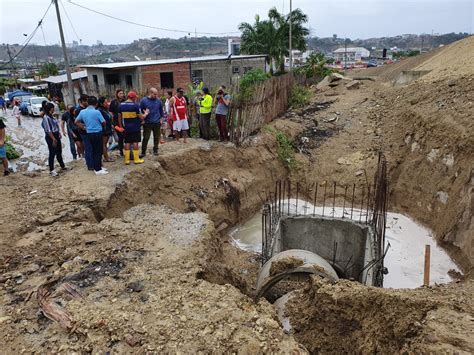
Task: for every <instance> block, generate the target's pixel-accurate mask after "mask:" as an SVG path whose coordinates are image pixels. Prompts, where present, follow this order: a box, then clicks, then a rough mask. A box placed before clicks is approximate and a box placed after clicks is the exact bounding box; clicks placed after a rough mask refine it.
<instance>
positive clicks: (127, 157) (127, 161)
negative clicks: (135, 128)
mask: <svg viewBox="0 0 474 355" xmlns="http://www.w3.org/2000/svg"><path fill="white" fill-rule="evenodd" d="M123 157H124V158H125V165H129V164H130V150H125V149H124V151H123Z"/></svg>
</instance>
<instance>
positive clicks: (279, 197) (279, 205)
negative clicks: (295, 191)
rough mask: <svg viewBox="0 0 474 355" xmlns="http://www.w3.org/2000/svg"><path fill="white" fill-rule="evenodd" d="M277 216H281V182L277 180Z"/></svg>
mask: <svg viewBox="0 0 474 355" xmlns="http://www.w3.org/2000/svg"><path fill="white" fill-rule="evenodd" d="M278 215H279V216H281V180H278Z"/></svg>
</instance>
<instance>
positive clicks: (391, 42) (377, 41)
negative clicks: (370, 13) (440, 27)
mask: <svg viewBox="0 0 474 355" xmlns="http://www.w3.org/2000/svg"><path fill="white" fill-rule="evenodd" d="M468 36H469V33H454V32H453V33H447V34H443V35H429V34H422V35H415V34H405V35H399V36H395V37H380V38H368V39H354V40H351V39H349V38H348V39H347V40H346V41H347V45H348V46H351V47H364V48H367V49H369V50H370V49H371V48H372V47H375V48H377V49H383V48H387V49H390V48H393V47H397V48H399V49H401V50H409V49H418V50H421V49H423V50H430V49H433V48H438V47H439V46H441V45H447V44H450V43H453V42H455V41H458V40H460V39H463V38H466V37H468ZM308 46H309V47H310V49H313V50H317V51H321V52H324V53H330V52H332V51H333V50H335V49H337V48H340V47H342V46H344V38H338V37H329V38H318V37H313V38H310V39H309V40H308Z"/></svg>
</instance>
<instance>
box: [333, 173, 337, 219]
mask: <svg viewBox="0 0 474 355" xmlns="http://www.w3.org/2000/svg"><path fill="white" fill-rule="evenodd" d="M335 214H336V182H335V181H334V187H333V191H332V218H334V215H335Z"/></svg>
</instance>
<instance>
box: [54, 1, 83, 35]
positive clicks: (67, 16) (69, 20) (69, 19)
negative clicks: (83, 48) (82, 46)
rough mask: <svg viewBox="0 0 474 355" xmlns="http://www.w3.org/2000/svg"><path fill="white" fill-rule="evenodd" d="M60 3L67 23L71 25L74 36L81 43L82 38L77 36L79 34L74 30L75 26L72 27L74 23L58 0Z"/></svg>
mask: <svg viewBox="0 0 474 355" xmlns="http://www.w3.org/2000/svg"><path fill="white" fill-rule="evenodd" d="M59 2H60V4H61V7H62V8H63V10H64V14H65V15H66V18H67V20H68V22H69V24H70V25H71V28H72V31H73V32H74V34H75V35H76V38H77V39H78V40H79V43H82V39H81V38H80V37H79V35H78V34H77V31H76V28H75V27H74V25H73V24H72V21H71V18H70V17H69V14H68V13H67V11H66V7H65V6H64V4H63V2H62V1H61V0H59Z"/></svg>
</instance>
